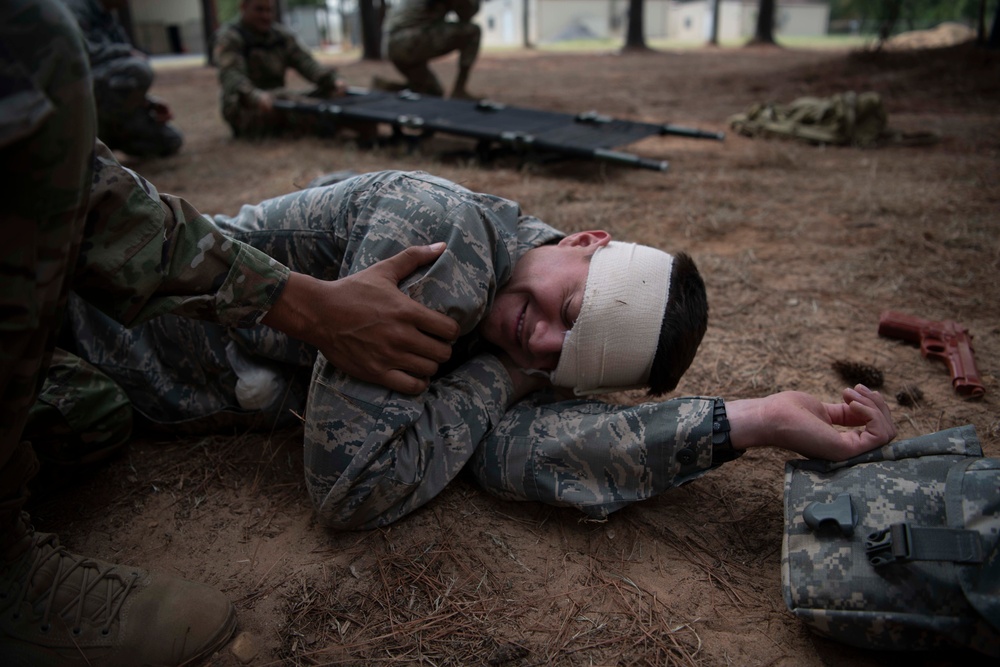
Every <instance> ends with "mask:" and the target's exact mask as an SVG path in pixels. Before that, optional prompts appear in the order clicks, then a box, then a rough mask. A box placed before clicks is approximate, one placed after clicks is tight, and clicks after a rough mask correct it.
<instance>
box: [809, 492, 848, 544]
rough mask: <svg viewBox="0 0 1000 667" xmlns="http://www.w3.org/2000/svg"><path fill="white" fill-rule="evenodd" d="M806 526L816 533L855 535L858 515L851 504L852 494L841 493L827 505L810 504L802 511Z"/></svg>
mask: <svg viewBox="0 0 1000 667" xmlns="http://www.w3.org/2000/svg"><path fill="white" fill-rule="evenodd" d="M802 518H803V519H804V520H805V522H806V525H807V526H809V528H811V529H812V530H813V531H814V532H826V531H831V530H833V531H837V532H839V533H840V534H841V535H843V536H844V537H850V536H851V535H853V534H854V526H856V525H857V523H858V513H857V511H856V510H855V509H854V504H853V503H852V502H851V494H849V493H841V494H840V495H838V496H837V497H836V498H834V499H833V500H831V501H830V502H827V503H821V502H819V501H818V500H817V501H815V502H811V503H809V505H808V506H807V507H806V508H805V510H803V511H802Z"/></svg>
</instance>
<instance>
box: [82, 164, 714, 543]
mask: <svg viewBox="0 0 1000 667" xmlns="http://www.w3.org/2000/svg"><path fill="white" fill-rule="evenodd" d="M216 221H217V223H218V224H219V225H220V227H221V228H223V229H225V230H227V232H229V233H230V234H232V235H233V237H234V238H236V239H240V240H243V241H246V242H249V243H251V244H253V245H254V246H256V247H258V248H261V249H263V250H265V251H266V252H267V253H268V254H270V255H271V256H273V257H275V258H277V259H279V260H280V261H282V262H284V263H285V264H287V265H288V266H290V267H291V268H292V269H293V270H297V271H301V272H306V273H310V274H312V275H315V276H317V277H320V278H323V279H336V278H340V277H344V276H347V275H350V274H353V273H356V272H357V271H360V270H362V269H364V268H366V267H368V266H371V265H372V264H374V263H376V262H377V261H379V260H381V259H384V258H386V257H389V256H392V255H395V254H396V253H398V252H399V251H400V250H402V249H404V248H406V247H409V246H412V245H419V244H427V243H433V242H437V241H445V242H447V244H448V250H447V251H446V252H445V254H444V255H443V256H442V257H441V258H439V259H438V260H437V261H436V262H434V263H433V264H432V265H431V266H430V267H425V268H423V269H421V270H419V271H418V272H417V273H416V274H414V276H412V277H411V278H409V279H407V280H406V281H405V282H404V283H403V284H402V288H403V290H404V291H405V292H406V293H408V294H409V295H411V296H412V297H414V298H415V299H416V300H418V301H420V302H422V303H424V304H426V305H428V306H430V307H431V308H433V309H435V310H438V311H439V312H443V313H447V314H448V315H449V316H451V317H453V318H454V319H455V320H456V321H457V322H458V323H459V324H460V326H461V330H462V333H463V334H464V336H463V338H462V339H460V341H459V343H458V344H456V346H455V350H454V353H453V357H452V360H451V361H450V362H449V366H448V367H447V368H443V369H442V371H441V372H440V373H439V375H438V376H437V377H436V378H435V379H434V380H433V382H432V384H431V387H430V389H429V390H428V391H426V392H424V393H423V394H421V395H419V396H408V395H404V394H399V393H395V392H392V391H389V390H387V389H384V388H381V387H378V386H375V385H371V384H367V383H364V382H360V381H358V380H355V379H352V378H350V377H348V376H347V375H346V374H344V373H342V372H340V371H338V370H337V369H336V368H334V367H332V366H331V365H330V364H329V363H327V361H326V360H325V359H324V358H322V357H321V356H320V357H319V358H318V359H316V363H315V369H314V370H313V374H312V382H311V386H307V382H308V380H307V379H306V378H305V376H304V375H303V373H302V371H305V372H306V373H308V372H309V370H310V369H313V360H314V359H315V358H316V354H315V351H314V350H311V349H310V348H308V346H305V345H302V344H300V343H295V342H293V341H290V340H289V339H288V338H287V337H286V336H284V335H282V334H279V333H276V332H274V331H272V330H270V329H268V328H267V327H256V328H254V329H249V330H246V331H239V332H235V331H232V330H227V329H225V328H224V327H218V326H213V325H208V324H205V323H198V322H186V321H183V320H181V319H179V318H176V317H164V318H157V319H156V320H152V321H150V322H148V323H146V324H144V325H142V326H141V327H139V328H137V329H133V330H131V331H129V330H125V329H122V328H121V327H120V326H117V325H115V326H117V329H114V328H102V326H105V325H107V324H109V322H108V321H107V320H106V318H104V319H103V322H104V324H103V325H102V323H101V322H102V319H101V318H102V317H103V316H100V315H99V314H98V315H97V319H95V317H94V315H95V314H94V312H93V309H89V310H84V311H82V313H79V312H76V310H75V309H74V329H75V330H76V331H77V332H78V334H79V333H80V332H82V333H83V335H82V336H79V337H80V338H81V339H82V340H81V348H82V349H83V350H85V356H87V357H88V358H89V359H90V360H91V361H93V362H94V363H96V364H97V365H98V366H100V367H101V368H102V369H103V370H105V371H107V372H108V373H109V374H111V375H112V376H113V377H114V378H115V380H116V381H118V382H119V383H121V384H122V385H123V386H124V387H125V388H126V391H127V392H128V393H129V395H130V396H131V397H132V399H133V401H134V402H135V403H136V408H137V409H138V410H139V411H140V412H141V413H144V414H147V416H150V417H151V418H153V419H155V420H159V421H163V422H167V423H171V422H172V423H175V424H178V425H180V426H183V425H184V424H191V423H201V424H208V425H212V424H234V425H235V424H239V423H241V422H240V419H241V418H242V419H252V418H254V417H255V416H263V417H264V418H265V419H264V421H263V423H262V425H265V426H267V425H269V424H270V420H273V419H275V418H276V417H278V416H280V414H281V413H282V412H284V413H285V414H286V416H287V414H288V408H289V407H293V408H294V409H295V411H296V412H297V413H298V414H304V415H305V418H306V426H305V467H306V477H307V482H308V487H309V492H310V495H311V498H312V500H313V502H314V504H315V506H316V508H317V510H318V515H319V518H320V520H321V521H322V522H323V523H324V524H326V525H329V526H333V527H339V528H367V527H372V526H378V525H385V524H388V523H391V522H393V521H395V520H397V519H399V518H400V517H402V516H404V515H405V514H407V513H408V512H411V511H413V510H414V509H416V508H418V507H420V506H421V505H423V504H424V503H426V502H427V501H429V500H430V499H431V498H433V497H434V496H435V495H437V494H438V493H439V492H440V491H441V490H442V489H443V488H444V487H445V486H446V485H447V484H448V483H449V482H450V481H451V480H452V479H454V478H455V477H456V476H457V475H458V474H459V472H460V471H461V470H462V469H463V468H465V467H466V466H469V469H470V470H471V471H472V472H473V473H474V474H475V476H476V478H477V479H478V480H479V481H480V482H481V483H482V484H483V486H484V487H485V488H487V489H488V490H489V491H491V492H493V493H496V494H498V495H500V496H502V497H504V498H510V499H515V500H537V501H542V502H547V503H552V504H556V505H565V506H572V507H577V508H579V509H581V510H582V511H584V512H586V513H587V514H588V515H589V516H592V517H595V518H601V517H604V516H606V515H607V513H608V512H611V511H614V510H616V509H619V508H621V507H623V506H625V505H627V504H628V503H631V502H635V501H637V500H642V499H645V498H649V497H651V496H653V495H656V494H658V493H660V492H662V491H664V490H665V489H667V488H670V487H671V486H674V485H676V484H678V483H681V482H683V481H687V480H689V479H692V478H693V477H695V476H697V475H699V474H701V473H703V472H704V471H705V470H707V469H709V468H710V467H711V465H712V454H711V444H710V442H711V423H712V410H713V408H714V405H715V401H714V400H713V399H710V398H684V399H677V400H672V401H666V402H662V403H649V404H644V405H640V406H634V407H628V406H616V405H609V404H606V403H602V402H599V401H579V400H574V401H563V402H555V401H554V400H552V399H551V397H548V396H547V395H541V394H540V395H535V396H532V397H530V399H529V400H525V401H521V402H518V403H517V404H514V405H511V392H512V385H511V381H510V378H509V376H508V375H507V373H506V371H505V370H504V367H503V365H502V364H501V362H500V360H499V359H498V358H497V357H495V356H493V355H492V354H489V353H488V352H486V351H483V350H482V349H481V347H480V345H479V344H478V341H477V340H476V336H475V329H476V326H477V325H478V323H479V322H480V321H481V320H482V318H483V316H484V314H485V313H486V312H487V311H488V309H489V308H490V306H491V304H492V302H493V298H494V296H495V294H496V292H497V290H498V289H499V288H500V287H502V286H503V285H504V284H505V283H506V281H507V280H508V279H509V276H510V273H511V270H512V267H513V266H514V263H515V262H516V261H517V259H518V258H519V257H520V256H521V255H523V254H524V253H525V252H527V250H529V249H530V248H532V247H535V246H537V245H540V244H543V243H548V242H552V241H556V240H558V239H559V238H561V237H562V234H560V233H559V232H557V231H556V230H554V229H552V228H551V227H549V226H548V225H545V224H544V223H543V222H541V221H539V220H537V219H536V218H533V217H530V216H524V215H521V211H520V209H519V207H518V206H517V205H516V204H515V203H513V202H510V201H507V200H505V199H501V198H499V197H494V196H490V195H485V194H478V193H473V192H470V191H468V190H466V189H465V188H462V187H461V186H458V185H456V184H454V183H450V182H448V181H445V180H442V179H439V178H436V177H433V176H430V175H428V174H422V173H402V172H382V173H375V174H366V175H363V176H359V177H356V178H354V179H351V180H348V181H344V182H342V183H340V184H337V185H335V186H330V187H322V188H313V189H309V190H304V191H301V192H297V193H293V194H290V195H285V196H282V197H278V198H275V199H272V200H269V201H266V202H264V203H262V204H260V205H259V206H253V207H250V206H247V207H243V209H242V210H241V211H240V213H239V214H238V215H237V216H236V217H234V218H224V217H217V218H216ZM88 313H89V314H88ZM177 341H183V344H178V342H177ZM230 343H233V344H234V345H235V347H236V349H237V350H238V352H239V356H240V357H242V358H243V359H244V360H246V361H248V362H249V364H250V365H252V366H253V365H256V366H262V367H264V368H267V369H271V370H273V371H275V374H276V376H277V377H278V378H280V382H281V385H280V387H279V388H278V390H277V391H275V392H274V400H275V401H276V403H274V404H269V405H268V406H267V407H265V408H264V409H262V410H260V411H259V412H258V413H256V415H255V413H254V411H247V410H243V409H242V408H241V407H240V404H239V401H238V399H237V397H236V393H235V389H234V385H235V384H236V382H237V380H238V377H237V375H238V374H237V373H236V372H235V371H234V368H233V367H232V364H231V361H232V360H231V359H229V358H228V356H227V348H228V347H229V346H230ZM150 388H152V389H154V390H155V391H153V392H151V391H150ZM306 389H308V395H309V396H308V404H307V405H306V406H305V408H304V409H305V412H304V413H303V412H302V408H301V407H300V406H299V404H298V403H297V401H300V400H301V396H302V395H303V394H304V393H305V390H306ZM469 464H471V465H469Z"/></svg>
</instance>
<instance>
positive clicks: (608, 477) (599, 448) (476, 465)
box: [469, 397, 715, 519]
mask: <svg viewBox="0 0 1000 667" xmlns="http://www.w3.org/2000/svg"><path fill="white" fill-rule="evenodd" d="M714 405H715V402H714V401H713V400H712V399H702V398H694V399H675V400H671V401H665V402H662V403H645V404H642V405H638V406H634V407H629V406H619V405H610V404H607V403H601V402H597V401H563V402H551V401H545V400H538V399H535V398H533V397H532V398H529V399H528V400H525V401H521V402H520V403H517V404H515V405H514V406H512V407H511V408H510V409H508V411H507V413H506V414H505V415H504V417H503V419H502V420H501V422H500V423H499V424H497V426H496V427H495V428H494V429H493V431H492V432H491V433H490V435H489V436H488V437H487V438H486V440H484V441H483V442H482V443H480V445H479V447H478V448H477V449H476V453H475V455H474V456H473V458H472V461H470V463H469V468H470V469H471V471H472V473H473V475H474V476H475V477H476V479H477V480H478V481H479V483H480V484H481V485H482V486H483V488H485V489H486V490H487V491H489V492H491V493H493V494H494V495H497V496H499V497H501V498H504V499H507V500H535V501H540V502H543V503H548V504H550V505H559V506H568V507H575V508H577V509H579V510H581V511H583V512H584V513H586V514H587V515H588V516H590V517H592V518H595V519H603V518H604V517H606V516H607V515H608V514H609V513H611V512H614V511H615V510H619V509H621V508H623V507H625V506H626V505H629V504H631V503H634V502H637V501H640V500H646V499H648V498H652V497H653V496H655V495H657V494H659V493H662V492H663V491H666V490H667V489H669V488H671V487H674V486H678V485H680V484H683V483H685V482H688V481H690V480H692V479H694V478H695V477H698V476H700V475H702V474H703V473H704V472H705V471H707V470H708V469H709V468H710V467H711V465H712V445H711V435H712V408H713V407H714Z"/></svg>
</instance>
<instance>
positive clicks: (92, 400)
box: [24, 349, 132, 465]
mask: <svg viewBox="0 0 1000 667" xmlns="http://www.w3.org/2000/svg"><path fill="white" fill-rule="evenodd" d="M131 433H132V404H131V403H130V402H129V400H128V398H127V397H126V396H125V392H124V391H122V388H121V387H119V386H118V384H117V383H115V381H114V380H112V379H111V378H109V377H108V376H107V375H105V374H104V373H102V372H101V371H99V370H97V369H96V368H94V367H93V366H91V365H90V364H88V363H87V362H86V361H84V360H83V359H80V358H79V357H77V356H75V355H73V354H70V353H69V352H66V351H65V350H62V349H56V351H55V353H54V354H53V355H52V364H51V365H50V366H49V371H48V375H47V377H46V379H45V384H44V385H43V386H42V393H41V394H39V396H38V401H37V402H36V403H35V404H34V405H33V406H32V407H31V411H30V412H29V414H28V424H27V426H26V427H25V429H24V437H25V438H27V439H28V440H30V441H31V443H32V445H34V447H35V451H36V452H37V453H38V456H39V457H40V458H41V459H42V460H44V461H49V462H52V463H58V464H62V465H76V464H85V463H93V462H94V461H98V460H100V459H102V458H104V457H106V456H107V455H109V454H110V453H111V452H113V451H114V450H116V449H118V448H119V447H121V446H122V445H124V444H125V443H126V442H127V441H128V438H129V436H130V435H131Z"/></svg>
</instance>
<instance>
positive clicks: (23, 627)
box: [0, 0, 457, 667]
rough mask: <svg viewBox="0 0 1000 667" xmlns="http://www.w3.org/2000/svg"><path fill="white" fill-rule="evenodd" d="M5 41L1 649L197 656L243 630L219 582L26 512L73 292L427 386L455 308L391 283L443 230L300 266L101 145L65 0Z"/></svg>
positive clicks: (23, 14)
mask: <svg viewBox="0 0 1000 667" xmlns="http://www.w3.org/2000/svg"><path fill="white" fill-rule="evenodd" d="M0 44H2V45H3V48H0V80H2V81H3V84H4V87H3V93H2V95H0V158H2V159H0V180H2V182H3V183H4V184H5V187H6V188H7V189H6V190H5V197H4V218H3V231H4V246H3V249H2V251H0V304H2V307H0V664H3V665H47V666H49V667H63V666H67V665H81V666H82V665H91V666H95V667H135V666H136V665H161V666H163V667H168V666H178V665H191V664H193V663H194V662H195V661H197V660H198V659H199V658H201V657H204V656H207V655H211V654H212V653H213V652H214V651H215V650H217V649H219V648H220V647H221V646H222V645H224V644H225V642H226V641H228V639H229V637H230V636H231V635H232V633H233V631H234V630H235V628H236V615H235V610H234V608H233V605H232V604H231V603H230V602H229V600H228V599H227V598H226V596H224V595H223V594H221V593H219V592H218V591H215V590H213V589H211V588H209V587H207V586H203V585H200V584H195V583H192V582H189V581H184V580H182V579H178V578H176V577H171V576H163V575H159V574H151V573H148V572H146V571H144V570H142V569H140V568H137V567H133V566H128V567H125V566H119V565H113V564H110V563H106V562H103V561H99V560H95V559H92V558H85V557H82V556H79V555H76V554H73V553H71V552H69V551H67V550H66V549H65V548H64V547H63V546H61V545H60V544H59V540H58V539H57V537H56V536H55V535H51V534H45V533H38V532H36V531H35V529H34V528H33V527H32V525H31V521H30V517H29V516H28V515H27V514H26V513H25V512H23V508H24V506H25V502H26V501H27V498H28V482H29V481H30V480H31V478H32V477H33V476H34V474H35V471H36V470H37V468H38V461H37V459H36V458H35V454H34V450H33V448H32V446H31V444H30V443H29V442H26V441H24V440H23V439H22V436H23V434H24V424H25V421H26V418H27V414H28V410H29V407H30V406H31V405H32V403H33V402H34V401H35V397H36V396H37V394H38V388H39V387H40V386H41V383H42V379H43V378H44V377H45V373H46V368H47V366H48V363H49V359H50V357H51V355H52V348H53V346H54V344H55V338H56V333H57V331H58V328H59V325H60V322H61V320H62V316H63V313H64V310H65V304H66V295H67V292H68V291H69V289H70V288H71V287H72V288H73V289H75V290H76V291H77V293H78V294H79V295H80V296H81V297H86V298H90V299H93V300H95V301H96V302H98V303H100V304H101V307H103V308H105V309H106V310H107V311H108V312H110V313H114V314H115V316H116V317H118V318H120V319H121V321H123V322H126V323H129V324H132V323H135V322H140V321H142V320H143V319H144V318H147V317H150V316H152V315H154V314H158V313H164V312H176V313H183V314H185V315H187V316H190V317H201V318H206V319H211V320H214V321H217V322H222V323H226V324H228V325H230V326H236V327H238V326H251V325H254V324H256V323H258V322H268V323H269V324H270V325H272V326H274V327H275V329H277V330H283V331H285V332H287V333H288V334H289V335H298V336H302V337H304V338H305V339H307V340H308V339H311V338H313V339H314V340H313V342H312V344H314V345H316V346H317V347H318V348H319V349H322V350H324V354H327V355H330V356H331V357H332V358H339V359H340V362H339V363H341V364H343V365H344V367H345V368H349V369H350V368H352V367H353V369H354V370H353V371H352V372H358V374H359V375H360V376H361V377H368V379H371V380H375V381H380V382H384V383H385V384H387V385H388V386H393V387H395V388H396V389H399V390H401V391H414V392H417V391H421V390H422V389H423V388H424V387H425V386H426V382H425V381H424V380H422V379H421V378H422V377H424V376H427V375H430V374H432V373H434V371H435V370H436V369H437V366H438V363H439V362H440V361H442V360H444V359H447V357H448V355H449V354H450V346H449V345H448V344H447V343H445V342H442V340H440V339H442V338H443V339H445V340H451V339H452V338H453V337H454V336H457V325H456V324H455V322H454V321H452V320H450V319H449V318H448V317H447V316H444V315H442V314H440V313H436V312H433V311H430V310H428V309H426V308H424V307H423V306H420V305H418V304H416V303H415V302H413V301H412V300H411V299H409V298H407V297H405V296H404V295H403V294H402V293H401V292H400V291H399V290H398V288H397V287H396V284H397V283H398V281H399V280H400V279H401V278H403V277H405V276H406V275H408V274H409V273H410V271H412V270H413V268H416V266H418V265H419V264H421V263H423V262H426V261H429V260H430V259H432V258H433V257H436V256H437V255H438V254H439V253H440V252H441V251H442V250H443V248H440V249H437V250H435V249H430V248H412V249H409V250H408V251H407V252H406V254H404V255H403V256H402V258H401V261H398V260H396V259H395V258H394V259H393V260H391V261H390V262H388V263H387V264H386V263H383V264H380V265H376V266H373V267H372V270H371V271H368V272H362V273H357V274H354V275H352V276H351V277H350V279H349V280H338V281H333V282H324V281H319V280H316V279H314V278H312V277H310V276H305V275H301V274H297V273H294V272H292V271H290V270H289V269H288V268H287V267H285V266H283V265H281V264H280V263H278V262H276V261H274V260H273V259H271V258H270V257H267V256H266V255H264V254H263V253H261V252H260V251H258V250H256V249H254V248H251V247H249V246H246V245H244V244H241V243H238V242H234V241H233V240H232V239H229V238H227V237H225V236H224V235H222V234H221V233H220V231H219V229H218V228H217V227H216V226H215V225H213V224H212V222H211V220H209V219H207V218H205V217H204V216H202V215H200V214H199V213H198V212H197V211H195V210H194V209H193V208H192V207H191V206H190V205H189V204H188V203H187V202H184V201H183V200H180V199H177V198H176V197H170V196H168V195H162V196H161V195H159V193H157V191H156V189H155V188H153V187H152V186H151V185H150V184H149V183H147V182H145V181H144V180H142V179H141V178H140V177H139V176H137V175H136V174H135V173H134V172H131V171H129V170H128V169H125V168H123V167H122V166H121V165H120V164H118V162H117V161H116V160H115V158H114V155H113V154H112V153H111V152H110V151H109V150H108V149H107V148H106V147H105V146H103V144H100V143H99V142H98V143H97V148H98V155H97V156H96V157H95V136H96V135H95V128H96V111H95V108H94V100H93V87H92V85H91V80H90V69H89V66H88V63H87V56H86V51H85V50H84V44H83V39H82V36H81V34H80V31H79V27H78V26H77V24H76V22H75V21H74V19H73V17H72V16H71V15H70V13H69V11H68V10H67V9H66V8H65V7H64V6H63V5H62V4H60V3H58V2H56V1H55V0H5V1H4V2H2V3H0ZM387 268H388V270H387ZM387 300H388V301H390V302H393V303H392V305H388V306H386V305H385V304H386V301H387ZM357 308H361V309H363V310H367V311H368V312H367V313H363V312H355V313H354V314H352V313H351V312H350V311H352V310H355V309H357ZM373 314H376V315H377V316H376V317H373V316H372V315H373ZM387 317H388V318H389V322H388V325H387V323H386V318H387ZM316 318H319V319H320V320H322V321H321V322H320V321H318V320H317V319H316ZM369 327H372V328H369ZM425 332H426V333H425ZM359 343H360V344H359ZM387 352H388V353H387ZM411 373H413V374H412V375H411Z"/></svg>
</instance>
